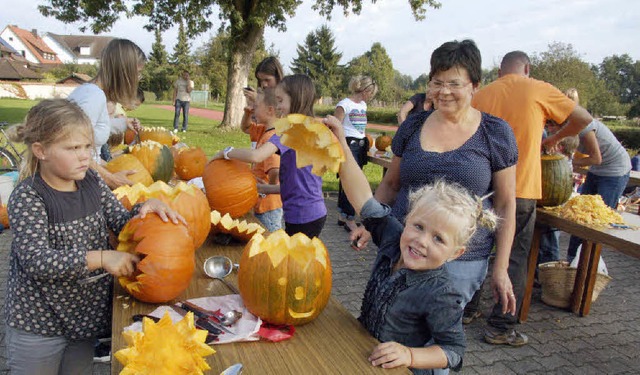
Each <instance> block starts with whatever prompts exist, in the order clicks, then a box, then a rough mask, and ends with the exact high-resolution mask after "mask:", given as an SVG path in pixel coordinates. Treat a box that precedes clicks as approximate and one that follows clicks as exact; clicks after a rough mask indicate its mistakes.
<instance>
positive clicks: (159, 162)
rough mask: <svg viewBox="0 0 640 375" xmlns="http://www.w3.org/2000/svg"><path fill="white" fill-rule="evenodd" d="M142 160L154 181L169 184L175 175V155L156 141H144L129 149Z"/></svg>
mask: <svg viewBox="0 0 640 375" xmlns="http://www.w3.org/2000/svg"><path fill="white" fill-rule="evenodd" d="M129 152H130V153H131V155H133V156H135V157H136V158H138V160H140V162H141V163H142V165H144V167H145V168H146V169H147V171H149V173H150V174H151V177H152V178H153V180H154V181H158V180H161V181H164V182H168V181H169V180H170V179H171V175H172V174H173V155H172V154H171V150H169V147H167V146H165V145H163V144H160V143H158V142H155V141H144V142H142V143H140V144H137V145H135V146H132V147H131V148H130V149H129Z"/></svg>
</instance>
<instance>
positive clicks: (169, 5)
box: [38, 0, 440, 127]
mask: <svg viewBox="0 0 640 375" xmlns="http://www.w3.org/2000/svg"><path fill="white" fill-rule="evenodd" d="M372 1H373V2H375V0H372ZM301 3H302V0H269V1H266V0H246V1H225V0H208V1H206V0H205V1H195V0H171V1H168V0H162V1H155V0H130V1H121V0H83V1H81V2H79V1H64V0H48V4H49V5H39V6H38V9H39V10H40V13H42V14H43V15H44V16H52V17H55V18H57V19H58V20H61V21H63V22H66V23H71V22H78V21H81V22H84V23H90V27H91V30H92V31H93V32H94V33H99V32H102V31H107V30H109V29H110V28H111V26H113V24H114V22H115V21H116V20H117V19H118V18H119V17H120V14H122V13H124V14H125V15H127V16H134V15H137V16H143V17H148V19H149V22H148V24H147V25H145V28H146V29H147V30H155V28H156V27H159V28H160V29H161V30H166V29H168V28H170V27H171V26H172V25H174V24H175V23H176V22H178V21H180V20H184V21H185V22H186V25H187V29H188V34H189V35H190V36H193V35H196V34H200V33H202V32H204V31H207V30H209V29H210V28H211V27H212V22H211V21H210V20H209V19H210V17H211V15H212V14H213V11H214V9H215V10H217V11H219V15H218V18H219V19H220V20H221V23H222V27H223V28H224V29H225V30H226V31H227V32H229V35H230V38H229V45H228V48H229V61H228V65H227V68H228V75H227V100H226V101H225V111H224V112H225V113H224V118H223V120H222V126H226V127H237V126H239V125H240V120H241V118H242V113H243V111H242V107H243V103H244V101H243V100H242V87H243V86H245V85H246V83H247V77H248V75H249V72H250V70H251V63H252V59H253V56H254V53H255V51H256V49H257V47H258V42H259V40H260V38H261V37H263V35H264V28H265V27H266V26H269V27H274V28H276V29H278V30H280V31H284V30H286V25H285V22H286V17H287V16H289V17H293V16H294V14H295V10H296V8H297V7H298V6H299V5H300V4H301ZM336 4H337V5H338V6H341V7H342V8H343V11H344V13H345V15H347V14H349V13H350V12H353V13H355V14H358V13H360V11H361V10H362V0H340V1H338V2H336V1H335V0H315V4H314V5H313V9H314V10H317V11H318V12H319V13H320V15H322V16H326V17H330V15H331V12H332V11H333V8H334V6H336ZM409 5H410V6H411V10H412V12H413V15H414V17H415V18H416V19H417V20H422V19H424V18H425V15H426V11H427V8H429V7H431V8H435V9H437V8H439V7H440V3H439V2H437V1H436V0H410V1H409ZM81 28H83V29H86V26H82V27H81Z"/></svg>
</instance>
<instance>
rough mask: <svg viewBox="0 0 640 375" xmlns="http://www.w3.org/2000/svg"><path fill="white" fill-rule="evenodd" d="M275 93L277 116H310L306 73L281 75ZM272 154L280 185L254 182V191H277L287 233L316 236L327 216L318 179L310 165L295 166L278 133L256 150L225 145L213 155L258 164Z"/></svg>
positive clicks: (310, 96) (312, 90)
mask: <svg viewBox="0 0 640 375" xmlns="http://www.w3.org/2000/svg"><path fill="white" fill-rule="evenodd" d="M265 90H269V89H265ZM275 95H276V100H277V105H276V112H277V113H278V115H279V116H286V115H288V114H290V113H300V114H303V115H306V116H313V101H314V98H315V87H314V85H313V81H312V80H311V78H309V77H308V76H306V75H304V74H294V75H290V76H286V77H284V78H283V79H282V81H281V82H280V83H279V84H278V86H277V87H276V89H275ZM275 153H278V154H280V177H279V178H280V185H270V184H258V191H259V192H260V193H263V194H278V193H279V194H280V197H281V198H282V208H283V210H284V221H285V231H286V232H287V234H288V235H290V236H292V235H294V234H295V233H304V234H305V235H307V236H308V237H309V238H313V237H318V236H319V235H320V232H321V231H322V228H323V227H324V223H325V221H326V219H327V207H326V206H325V204H324V197H323V195H322V178H321V177H319V176H316V175H314V174H313V173H311V166H306V167H304V168H297V167H296V151H295V150H293V149H291V148H289V147H287V146H285V145H283V144H282V143H281V142H280V137H279V136H278V135H274V136H272V137H271V138H270V139H269V142H267V143H265V144H263V145H262V146H261V147H259V148H257V149H234V148H233V147H227V148H226V149H225V150H224V151H220V152H219V153H218V154H217V155H215V156H214V157H213V158H214V159H220V158H225V159H236V160H242V161H246V162H249V163H259V162H261V161H262V160H264V159H266V158H267V157H269V156H271V155H273V154H275Z"/></svg>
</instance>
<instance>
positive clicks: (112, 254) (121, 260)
mask: <svg viewBox="0 0 640 375" xmlns="http://www.w3.org/2000/svg"><path fill="white" fill-rule="evenodd" d="M101 256H102V268H103V269H104V270H105V271H107V272H109V273H110V274H112V275H113V276H117V277H118V276H131V275H132V274H133V272H134V271H135V270H136V264H137V263H138V262H139V261H140V258H139V257H138V256H137V255H134V254H129V253H125V252H122V251H112V250H104V251H102V255H101Z"/></svg>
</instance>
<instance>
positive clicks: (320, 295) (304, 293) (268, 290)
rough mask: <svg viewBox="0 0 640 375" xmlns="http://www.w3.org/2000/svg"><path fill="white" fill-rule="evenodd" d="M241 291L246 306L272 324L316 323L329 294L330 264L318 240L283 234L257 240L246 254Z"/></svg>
mask: <svg viewBox="0 0 640 375" xmlns="http://www.w3.org/2000/svg"><path fill="white" fill-rule="evenodd" d="M238 286H239V289H240V295H241V296H242V300H243V301H244V304H245V306H246V307H247V309H248V310H249V311H251V312H252V313H253V314H255V315H257V316H259V317H260V318H262V319H263V320H265V321H267V322H269V323H274V324H292V325H299V324H304V323H308V322H310V321H312V320H313V319H315V318H316V317H318V315H320V313H321V312H322V310H323V309H324V307H325V306H326V305H327V302H328V301H329V296H330V295H331V261H330V259H329V254H328V252H327V248H326V247H325V246H324V244H323V243H322V241H320V239H319V238H317V237H314V238H313V239H309V237H307V236H305V235H304V234H302V233H297V234H295V235H293V236H292V237H289V236H288V235H287V234H286V233H285V231H284V230H282V229H280V230H278V231H276V232H273V233H272V234H271V235H270V236H269V237H267V238H264V237H263V236H262V235H261V234H256V235H254V236H253V238H252V239H251V241H249V243H248V244H247V246H246V247H245V248H244V251H243V252H242V257H241V258H240V267H239V269H238Z"/></svg>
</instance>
